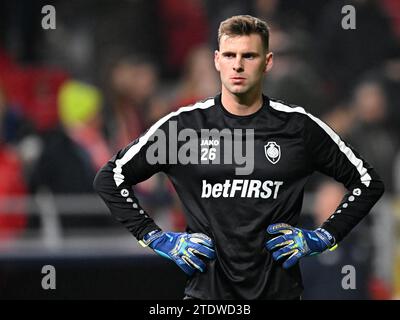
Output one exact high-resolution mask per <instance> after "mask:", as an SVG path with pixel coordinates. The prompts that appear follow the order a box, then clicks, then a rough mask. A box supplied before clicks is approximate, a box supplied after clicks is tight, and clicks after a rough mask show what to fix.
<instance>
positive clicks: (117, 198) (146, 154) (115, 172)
mask: <svg viewBox="0 0 400 320" xmlns="http://www.w3.org/2000/svg"><path fill="white" fill-rule="evenodd" d="M171 115H172V114H170V115H168V116H166V117H164V118H162V119H160V120H159V121H158V122H156V124H154V125H153V126H152V127H151V128H150V129H149V130H148V131H146V132H145V133H144V134H143V135H141V136H140V137H139V138H138V139H136V140H135V141H133V142H132V143H131V144H129V145H128V146H127V147H126V148H124V149H123V150H121V151H119V152H118V153H117V154H116V155H115V156H114V157H113V158H112V159H111V160H110V161H108V163H107V164H106V165H105V166H104V167H103V168H102V169H100V171H99V172H98V173H97V175H96V177H95V180H94V183H93V186H94V189H95V190H96V191H97V192H98V193H99V195H100V196H101V198H102V199H103V200H104V201H105V203H106V204H107V206H108V208H109V209H110V211H111V213H112V215H113V216H114V217H115V218H116V219H117V220H118V221H119V222H121V223H122V224H123V225H124V226H125V227H126V228H127V229H128V230H129V231H130V232H131V233H132V234H133V235H134V236H135V237H136V238H137V240H139V243H140V244H141V245H142V246H145V247H147V246H149V247H150V248H152V249H153V250H154V251H155V252H156V253H157V254H159V255H161V256H162V257H165V258H168V259H171V260H172V261H174V262H175V263H176V264H177V265H178V266H179V267H180V268H181V269H182V270H183V271H184V272H185V273H186V274H188V275H192V274H193V273H194V272H195V271H200V272H204V271H205V270H206V264H205V262H204V261H203V260H202V258H206V259H214V258H215V251H214V249H213V247H214V244H213V242H212V239H211V238H209V237H208V236H207V235H205V234H201V233H193V234H188V233H186V232H163V231H162V230H161V228H160V227H159V226H158V225H157V224H156V223H155V222H154V221H153V219H151V218H150V217H149V216H148V215H147V213H146V212H145V210H144V209H143V208H142V207H141V206H140V204H139V201H138V199H137V198H136V196H135V195H134V193H133V190H132V186H133V185H135V184H137V183H139V182H142V181H144V180H146V179H148V178H150V177H151V176H152V175H153V174H155V173H157V172H160V171H163V172H167V171H168V168H169V165H168V163H169V161H168V157H167V155H168V153H169V152H168V148H169V145H170V144H169V142H170V141H168V137H169V132H168V130H169V120H171V118H172V116H171ZM171 121H174V120H171ZM171 143H172V142H171Z"/></svg>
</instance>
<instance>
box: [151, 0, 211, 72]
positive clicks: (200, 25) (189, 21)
mask: <svg viewBox="0 0 400 320" xmlns="http://www.w3.org/2000/svg"><path fill="white" fill-rule="evenodd" d="M159 14H160V18H161V22H162V25H163V28H162V31H163V33H162V39H164V41H165V60H164V63H163V65H165V66H166V67H167V71H168V73H167V74H168V75H169V76H172V77H175V76H177V75H179V74H180V72H181V71H182V70H181V68H182V61H185V60H186V58H187V56H188V54H189V52H190V50H191V49H192V48H194V47H196V46H198V45H200V44H204V43H206V42H207V41H208V37H209V34H208V32H209V21H208V18H207V16H206V11H205V7H204V5H203V3H202V1H200V0H184V1H182V0H159Z"/></svg>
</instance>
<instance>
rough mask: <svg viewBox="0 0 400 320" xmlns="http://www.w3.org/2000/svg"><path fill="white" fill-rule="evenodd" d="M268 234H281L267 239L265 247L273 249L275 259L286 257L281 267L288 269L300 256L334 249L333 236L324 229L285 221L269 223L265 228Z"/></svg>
mask: <svg viewBox="0 0 400 320" xmlns="http://www.w3.org/2000/svg"><path fill="white" fill-rule="evenodd" d="M267 232H268V233H269V234H272V235H275V234H282V235H280V236H276V237H274V238H273V239H271V240H269V241H267V243H266V245H265V246H266V248H267V249H268V250H269V251H273V253H272V257H273V258H274V260H275V261H278V260H280V259H281V258H283V257H287V259H286V260H285V262H284V263H283V267H284V268H285V269H288V268H290V267H292V266H293V265H295V264H296V263H297V262H298V261H299V259H300V258H302V257H307V256H312V255H315V254H318V253H321V252H323V251H325V250H326V249H329V250H334V249H336V247H337V246H336V245H335V238H334V237H333V236H332V235H331V234H330V233H329V232H328V231H326V230H325V229H322V228H318V229H316V230H314V231H312V230H305V229H300V228H295V227H292V226H291V225H288V224H286V223H275V224H271V225H269V226H268V228H267Z"/></svg>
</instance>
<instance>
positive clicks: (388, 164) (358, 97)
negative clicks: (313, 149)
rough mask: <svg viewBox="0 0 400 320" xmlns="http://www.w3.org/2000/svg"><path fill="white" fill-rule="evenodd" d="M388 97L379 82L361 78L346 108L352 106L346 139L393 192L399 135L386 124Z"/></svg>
mask: <svg viewBox="0 0 400 320" xmlns="http://www.w3.org/2000/svg"><path fill="white" fill-rule="evenodd" d="M387 103H388V100H387V96H386V93H385V91H384V89H383V87H382V85H381V83H379V82H376V81H364V82H361V83H360V84H359V85H358V86H357V87H356V88H355V90H354V92H353V99H352V103H351V106H350V108H352V109H353V110H354V114H355V117H356V119H355V123H354V125H353V126H352V128H351V131H350V132H349V135H348V141H349V143H351V144H352V145H355V146H357V150H358V151H359V152H360V154H362V155H363V156H365V157H366V158H367V159H368V160H369V162H370V164H371V165H372V166H373V167H375V168H376V171H377V172H379V174H380V175H381V177H382V179H383V181H384V183H385V189H386V190H387V191H388V192H393V183H394V182H393V161H394V158H395V154H396V151H397V150H398V147H399V137H398V136H396V135H395V134H393V132H391V130H390V128H389V127H388V126H387V108H388V105H387Z"/></svg>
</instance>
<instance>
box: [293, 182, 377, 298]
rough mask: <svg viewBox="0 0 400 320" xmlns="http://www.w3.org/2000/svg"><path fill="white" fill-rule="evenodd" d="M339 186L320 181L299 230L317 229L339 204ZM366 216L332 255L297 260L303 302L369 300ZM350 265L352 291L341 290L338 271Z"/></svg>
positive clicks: (341, 187) (340, 275) (340, 195)
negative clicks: (315, 300)
mask: <svg viewBox="0 0 400 320" xmlns="http://www.w3.org/2000/svg"><path fill="white" fill-rule="evenodd" d="M344 194H345V190H344V188H343V186H342V185H341V184H339V183H337V182H335V181H333V180H327V179H324V180H323V181H322V182H321V183H320V185H319V187H318V189H317V192H316V194H315V200H314V205H313V209H312V211H313V212H312V216H310V215H304V214H303V216H302V222H301V224H302V226H303V227H311V228H315V227H319V226H320V225H321V224H322V223H323V222H324V221H325V220H326V219H328V218H329V217H330V216H331V215H332V213H334V212H335V210H336V208H337V206H338V205H339V204H340V203H341V201H342V198H343V196H344ZM368 220H369V219H368V217H367V219H366V220H365V221H363V222H361V223H360V224H359V225H358V226H357V227H356V228H355V229H354V230H353V231H352V232H351V234H349V235H348V236H347V237H346V238H345V239H344V240H343V241H342V242H341V243H340V244H339V247H338V248H337V249H336V250H334V251H332V252H325V253H323V254H321V255H318V256H315V257H313V258H310V259H303V260H301V265H302V274H303V281H304V287H305V289H304V294H303V296H302V297H303V298H304V299H305V300H307V299H322V300H324V299H369V298H370V294H369V291H368V283H369V279H370V277H371V258H372V252H371V249H372V243H371V237H370V236H369V235H370V231H369V226H368ZM345 265H351V266H353V267H354V268H355V270H356V288H355V289H352V290H345V289H344V288H343V287H342V279H343V277H344V276H345V274H343V273H342V268H343V266H345Z"/></svg>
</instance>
